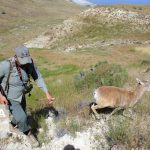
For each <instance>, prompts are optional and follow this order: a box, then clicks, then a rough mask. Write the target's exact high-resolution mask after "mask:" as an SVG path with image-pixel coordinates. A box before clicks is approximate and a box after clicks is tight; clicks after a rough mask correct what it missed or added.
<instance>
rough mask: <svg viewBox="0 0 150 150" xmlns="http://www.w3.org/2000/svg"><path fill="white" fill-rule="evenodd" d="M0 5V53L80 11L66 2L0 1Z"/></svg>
mask: <svg viewBox="0 0 150 150" xmlns="http://www.w3.org/2000/svg"><path fill="white" fill-rule="evenodd" d="M0 3H1V4H0V50H1V49H9V48H14V47H15V46H16V45H18V44H20V43H24V42H25V41H26V40H29V39H30V38H32V37H34V36H36V35H38V34H40V33H41V32H43V31H45V30H47V27H50V26H51V25H54V24H57V23H61V22H62V20H64V19H67V18H68V17H71V16H73V15H75V14H77V13H79V12H80V11H81V10H83V9H84V7H80V6H77V5H74V4H72V3H70V2H67V1H66V0H26V1H24V0H7V1H5V0H1V2H0ZM14 39H15V40H14Z"/></svg>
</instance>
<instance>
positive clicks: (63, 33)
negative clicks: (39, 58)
mask: <svg viewBox="0 0 150 150" xmlns="http://www.w3.org/2000/svg"><path fill="white" fill-rule="evenodd" d="M149 31H150V12H149V13H148V12H147V13H143V12H142V11H141V12H139V11H138V12H136V11H130V10H126V9H123V8H110V7H97V8H90V9H87V10H86V11H83V12H81V13H80V14H79V15H78V16H76V17H74V18H71V19H68V20H65V21H64V22H63V24H60V25H58V26H54V27H52V28H50V30H49V31H47V32H44V33H43V34H42V35H40V36H38V37H37V38H35V39H33V40H31V41H29V42H27V43H26V45H27V46H28V47H35V48H53V47H59V46H60V45H61V50H66V51H68V49H70V50H75V49H81V48H88V47H89V48H90V47H93V46H96V47H99V46H100V45H101V46H105V45H106V46H108V45H118V44H136V43H144V44H146V43H147V44H148V43H150V41H149V36H147V39H142V38H137V37H140V36H141V35H143V34H147V35H148V33H149ZM134 35H136V36H134ZM108 39H109V40H108ZM77 43H78V44H77ZM87 43H88V44H87ZM66 45H67V47H66Z"/></svg>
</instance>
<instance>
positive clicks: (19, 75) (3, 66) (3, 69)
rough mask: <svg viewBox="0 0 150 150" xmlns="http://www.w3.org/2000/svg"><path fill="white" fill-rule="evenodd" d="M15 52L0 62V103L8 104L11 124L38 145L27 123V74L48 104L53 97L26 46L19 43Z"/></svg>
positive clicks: (34, 144) (28, 89)
mask: <svg viewBox="0 0 150 150" xmlns="http://www.w3.org/2000/svg"><path fill="white" fill-rule="evenodd" d="M15 52H16V54H15V56H14V57H11V58H10V59H8V60H5V61H2V62H1V63H0V85H1V87H2V89H3V92H4V93H3V94H2V92H0V104H6V105H9V110H10V112H11V114H12V116H13V118H12V121H11V124H12V125H13V126H17V128H18V129H19V130H20V131H21V132H23V133H24V134H25V135H27V138H28V140H29V141H30V142H32V144H33V146H38V142H37V141H36V140H35V138H34V136H33V135H32V134H31V131H30V126H29V125H28V123H27V115H26V110H25V109H26V102H25V94H26V93H28V92H30V90H31V89H32V86H31V85H29V81H30V80H29V76H31V77H32V78H33V79H34V81H35V82H36V84H37V85H38V86H39V87H40V88H41V89H42V90H43V91H44V92H45V94H46V97H47V99H48V102H49V104H52V103H53V100H54V98H53V97H52V96H51V95H50V94H49V92H48V90H47V87H46V85H45V82H44V80H43V78H42V75H41V74H40V72H39V70H38V69H37V67H36V66H35V64H34V62H33V60H32V58H31V56H30V54H29V50H28V48H27V47H25V46H24V45H21V46H18V47H17V48H16V49H15ZM4 95H5V96H4Z"/></svg>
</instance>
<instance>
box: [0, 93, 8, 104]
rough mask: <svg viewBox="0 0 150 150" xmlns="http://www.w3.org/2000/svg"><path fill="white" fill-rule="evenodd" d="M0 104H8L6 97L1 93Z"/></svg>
mask: <svg viewBox="0 0 150 150" xmlns="http://www.w3.org/2000/svg"><path fill="white" fill-rule="evenodd" d="M0 104H5V105H7V104H8V101H7V99H6V97H5V96H3V95H1V94H0Z"/></svg>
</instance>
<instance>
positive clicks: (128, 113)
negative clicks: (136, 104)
mask: <svg viewBox="0 0 150 150" xmlns="http://www.w3.org/2000/svg"><path fill="white" fill-rule="evenodd" d="M123 116H124V117H127V118H129V119H131V120H133V118H132V117H133V112H132V109H131V108H127V109H125V110H124V111H123Z"/></svg>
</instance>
